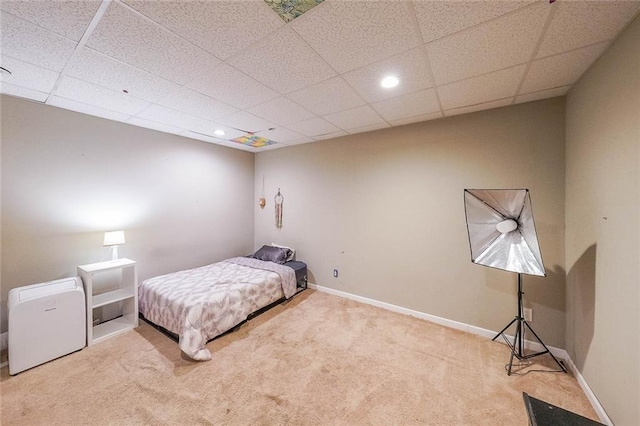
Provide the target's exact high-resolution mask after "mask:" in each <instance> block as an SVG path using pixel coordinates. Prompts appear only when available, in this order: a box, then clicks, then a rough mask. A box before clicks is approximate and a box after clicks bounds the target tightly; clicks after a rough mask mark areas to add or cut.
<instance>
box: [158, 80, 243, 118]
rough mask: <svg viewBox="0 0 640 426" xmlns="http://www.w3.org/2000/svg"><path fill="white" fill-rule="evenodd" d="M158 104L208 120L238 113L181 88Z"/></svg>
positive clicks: (220, 103) (222, 104) (232, 108)
mask: <svg viewBox="0 0 640 426" xmlns="http://www.w3.org/2000/svg"><path fill="white" fill-rule="evenodd" d="M157 103H158V104H159V105H162V106H166V107H167V108H172V109H177V110H178V111H182V112H186V113H187V114H191V115H195V116H196V117H201V118H204V119H206V120H215V119H217V118H220V117H224V116H227V115H230V114H233V113H235V112H237V111H238V108H235V107H232V106H231V105H228V104H225V103H224V102H221V101H218V100H216V99H213V98H210V97H209V96H206V95H203V94H202V93H199V92H196V91H194V90H191V89H188V88H186V87H180V88H178V89H176V90H175V91H173V92H171V93H168V94H167V95H166V96H164V97H162V98H161V99H160V100H159V101H158V102H157Z"/></svg>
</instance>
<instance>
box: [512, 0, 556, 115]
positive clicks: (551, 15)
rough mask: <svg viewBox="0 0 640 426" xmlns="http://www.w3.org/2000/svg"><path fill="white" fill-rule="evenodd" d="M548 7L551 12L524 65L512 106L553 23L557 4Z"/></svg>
mask: <svg viewBox="0 0 640 426" xmlns="http://www.w3.org/2000/svg"><path fill="white" fill-rule="evenodd" d="M549 7H550V8H551V10H549V15H547V20H546V22H545V23H544V27H543V28H542V32H541V33H540V37H538V42H537V43H536V47H535V48H534V49H533V53H532V54H531V58H530V59H529V61H528V62H527V65H526V67H525V69H524V72H523V73H522V78H521V79H520V83H519V84H518V88H517V89H516V93H515V94H514V95H513V100H512V101H511V105H514V104H515V103H516V99H518V95H519V94H520V91H521V90H522V86H524V82H525V80H526V78H527V75H528V74H529V70H530V69H531V65H532V64H533V62H534V61H535V60H536V56H537V55H538V52H539V51H540V46H542V42H543V41H544V37H545V36H546V35H547V30H548V29H549V26H550V25H551V21H553V17H554V16H555V14H556V11H557V10H558V4H557V3H551V4H550V5H549Z"/></svg>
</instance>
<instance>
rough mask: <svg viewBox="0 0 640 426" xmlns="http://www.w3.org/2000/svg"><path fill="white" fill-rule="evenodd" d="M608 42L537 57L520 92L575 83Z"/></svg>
mask: <svg viewBox="0 0 640 426" xmlns="http://www.w3.org/2000/svg"><path fill="white" fill-rule="evenodd" d="M607 45H608V42H604V43H600V44H594V45H593V46H589V47H585V48H582V49H578V50H573V51H571V52H567V53H562V54H559V55H555V56H549V57H546V58H543V59H538V60H537V61H534V62H533V63H532V64H531V68H530V69H529V72H528V73H527V75H526V77H525V80H524V84H523V86H522V89H521V92H523V93H529V92H537V91H540V90H544V89H552V88H555V87H559V86H566V85H569V84H573V83H575V82H576V81H577V80H578V78H580V76H581V75H582V74H583V73H584V72H585V71H586V70H587V68H589V66H590V65H591V64H592V63H593V62H594V61H595V60H596V59H597V58H598V57H599V56H600V55H601V54H602V53H603V52H604V50H605V49H606V47H607Z"/></svg>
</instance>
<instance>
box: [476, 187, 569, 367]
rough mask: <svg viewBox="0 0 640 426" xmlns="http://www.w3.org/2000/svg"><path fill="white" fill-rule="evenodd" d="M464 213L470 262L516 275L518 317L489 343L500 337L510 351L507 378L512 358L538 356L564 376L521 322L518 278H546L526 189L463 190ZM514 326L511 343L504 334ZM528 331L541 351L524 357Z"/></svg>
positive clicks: (539, 340)
mask: <svg viewBox="0 0 640 426" xmlns="http://www.w3.org/2000/svg"><path fill="white" fill-rule="evenodd" d="M464 209H465V214H466V217H467V232H468V234H469V247H470V249H471V261H472V262H473V263H476V264H478V265H483V266H488V267H491V268H497V269H502V270H505V271H510V272H515V273H517V274H518V314H517V315H516V317H515V318H514V319H513V320H512V321H511V322H510V323H509V324H507V326H506V327H505V328H503V329H502V331H500V333H498V334H497V335H496V336H495V337H494V338H493V340H495V339H496V338H498V336H502V337H503V338H504V340H505V342H507V345H509V347H510V348H511V359H510V361H509V364H508V369H507V374H509V375H511V370H512V367H513V359H514V357H515V358H517V359H518V360H520V361H526V360H527V359H529V358H533V357H535V356H538V355H543V354H547V353H548V354H549V355H551V357H552V358H553V360H554V361H555V362H556V363H557V364H558V365H559V366H560V368H561V369H562V371H564V372H566V369H565V367H564V365H562V364H561V363H560V362H559V361H558V360H557V359H556V357H555V356H554V355H553V354H552V353H551V351H549V349H548V348H547V346H546V345H545V344H544V343H543V342H542V340H541V339H540V337H538V335H537V334H536V332H535V331H533V329H532V328H531V326H530V325H529V324H528V323H527V321H525V319H524V318H523V315H522V312H523V303H522V295H523V294H524V293H523V291H522V274H528V275H537V276H543V277H544V276H546V273H545V270H544V264H543V263H542V254H541V253H540V246H539V244H538V236H537V234H536V227H535V224H534V222H533V211H532V208H531V197H530V196H529V190H528V189H465V190H464ZM514 324H515V326H516V331H515V334H514V336H513V343H512V342H510V341H509V339H508V338H507V336H506V335H505V334H504V333H505V331H506V330H507V329H508V328H509V327H511V326H512V325H514ZM526 329H528V330H529V331H530V332H531V333H532V334H533V335H534V336H535V338H536V340H538V342H539V343H540V344H541V345H542V347H543V348H544V350H543V351H541V352H537V353H530V354H526V353H525V350H524V341H525V340H524V333H525V330H526Z"/></svg>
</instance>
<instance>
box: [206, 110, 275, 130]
mask: <svg viewBox="0 0 640 426" xmlns="http://www.w3.org/2000/svg"><path fill="white" fill-rule="evenodd" d="M216 121H217V122H218V123H222V124H225V125H227V126H229V127H233V128H236V129H238V130H241V131H245V132H253V133H257V132H262V131H265V130H268V129H270V128H272V127H277V125H276V124H275V123H272V122H270V121H267V120H264V119H262V118H260V117H256V116H255V115H253V114H250V113H248V112H246V111H239V112H236V113H235V114H231V115H228V116H226V117H222V118H220V119H218V120H216Z"/></svg>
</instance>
